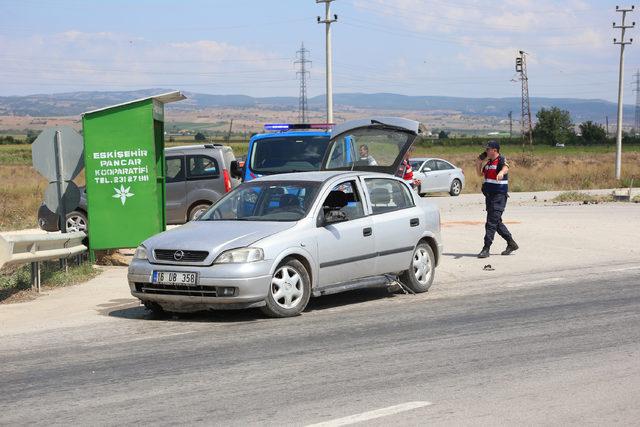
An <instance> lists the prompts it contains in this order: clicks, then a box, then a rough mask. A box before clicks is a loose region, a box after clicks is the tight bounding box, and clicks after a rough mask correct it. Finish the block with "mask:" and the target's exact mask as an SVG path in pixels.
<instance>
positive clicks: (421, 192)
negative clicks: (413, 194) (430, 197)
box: [418, 184, 427, 197]
mask: <svg viewBox="0 0 640 427" xmlns="http://www.w3.org/2000/svg"><path fill="white" fill-rule="evenodd" d="M418 195H419V196H420V197H424V196H426V195H427V192H426V191H422V184H420V186H419V187H418Z"/></svg>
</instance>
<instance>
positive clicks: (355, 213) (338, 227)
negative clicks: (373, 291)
mask: <svg viewBox="0 0 640 427" xmlns="http://www.w3.org/2000/svg"><path fill="white" fill-rule="evenodd" d="M362 194H363V192H362V188H361V186H360V184H359V183H358V181H357V180H348V181H344V182H341V183H339V184H337V185H335V186H332V188H330V189H328V190H327V191H326V192H325V194H324V195H322V196H321V197H323V200H324V201H323V203H322V206H321V207H320V210H319V212H318V213H317V215H318V227H317V229H316V241H317V245H318V259H319V266H320V270H319V280H318V284H319V287H326V286H329V285H332V284H335V283H341V282H346V281H349V280H353V279H357V278H360V277H366V276H372V275H374V274H375V264H376V259H375V258H376V252H375V247H374V246H375V244H374V230H373V227H372V224H373V223H372V220H371V218H370V217H368V216H365V211H364V204H363V198H362ZM334 208H335V209H334ZM330 210H335V211H339V212H341V213H343V214H344V215H345V216H346V220H345V221H342V222H337V223H332V224H328V225H325V224H323V221H322V219H321V218H322V217H324V215H325V214H326V213H327V212H329V211H330Z"/></svg>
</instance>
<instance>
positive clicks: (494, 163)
mask: <svg viewBox="0 0 640 427" xmlns="http://www.w3.org/2000/svg"><path fill="white" fill-rule="evenodd" d="M476 172H477V173H478V175H479V176H482V177H484V180H483V183H482V194H484V197H485V205H486V209H487V222H486V223H485V226H484V228H485V235H484V246H483V247H482V251H480V253H479V254H478V258H488V257H489V249H490V248H491V244H492V243H493V238H494V236H495V234H496V232H498V234H499V235H500V237H502V238H503V239H504V240H506V241H507V248H506V249H505V250H504V251H503V252H502V255H509V254H511V253H512V252H513V251H515V250H517V249H518V244H517V243H516V242H515V241H514V240H513V236H512V235H511V233H510V232H509V230H508V229H507V226H506V225H504V223H503V222H502V213H503V212H504V210H505V208H506V206H507V198H508V197H509V195H508V191H509V164H508V163H507V159H505V157H504V156H502V155H500V144H498V142H496V141H489V142H488V143H487V145H486V146H485V151H484V152H483V153H481V154H480V155H479V156H478V158H477V159H476Z"/></svg>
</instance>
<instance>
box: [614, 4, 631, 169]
mask: <svg viewBox="0 0 640 427" xmlns="http://www.w3.org/2000/svg"><path fill="white" fill-rule="evenodd" d="M633 9H634V6H631V8H630V9H621V8H620V7H619V6H616V12H620V13H622V23H621V24H620V25H616V23H615V22H614V23H613V28H617V29H620V41H618V40H617V39H613V44H619V45H620V70H619V72H618V128H617V129H616V179H620V177H621V174H622V89H623V88H622V82H623V80H624V47H625V46H626V45H628V44H631V42H633V39H629V40H628V41H627V40H625V38H624V34H625V32H626V30H627V28H633V27H635V25H636V23H635V22H634V23H632V24H631V25H627V24H626V22H625V20H626V18H627V13H628V12H633Z"/></svg>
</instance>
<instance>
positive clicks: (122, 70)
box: [0, 30, 295, 93]
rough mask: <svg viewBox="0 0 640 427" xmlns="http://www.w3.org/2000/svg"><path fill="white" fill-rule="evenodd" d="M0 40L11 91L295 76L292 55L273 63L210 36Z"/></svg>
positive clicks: (2, 83)
mask: <svg viewBox="0 0 640 427" xmlns="http://www.w3.org/2000/svg"><path fill="white" fill-rule="evenodd" d="M0 44H1V45H2V46H3V51H2V54H1V56H2V57H3V59H4V60H3V68H2V69H0V90H1V91H2V92H4V93H15V91H14V90H12V89H13V88H14V87H23V88H24V87H31V88H33V89H30V91H31V92H33V91H38V88H39V87H42V88H43V89H44V91H54V90H55V91H60V90H74V91H75V90H83V89H115V88H122V89H126V88H140V87H151V86H156V87H157V86H164V87H174V88H183V89H185V90H189V89H190V88H191V87H197V86H198V85H208V86H211V87H212V88H213V89H212V91H223V89H224V88H225V87H233V85H234V84H235V85H236V86H238V87H243V85H244V86H246V85H249V84H251V82H252V81H256V82H258V83H257V85H259V82H263V81H267V82H268V81H274V80H284V79H291V80H292V81H294V82H295V72H294V70H293V65H292V63H291V62H290V61H288V60H287V61H286V62H283V61H274V58H276V55H275V54H272V53H269V52H263V51H257V50H254V49H250V48H246V47H243V46H236V45H232V44H229V43H225V42H220V41H215V40H196V41H189V42H164V43H157V42H154V41H151V40H146V39H144V38H140V37H131V36H128V35H126V34H115V33H110V32H96V33H88V32H81V31H76V30H70V31H65V32H62V33H57V34H54V35H53V36H49V37H46V38H45V37H43V36H39V35H33V36H29V37H21V38H6V37H2V36H0ZM281 56H282V55H280V57H281ZM45 83H46V84H45ZM225 83H228V84H227V85H225Z"/></svg>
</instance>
